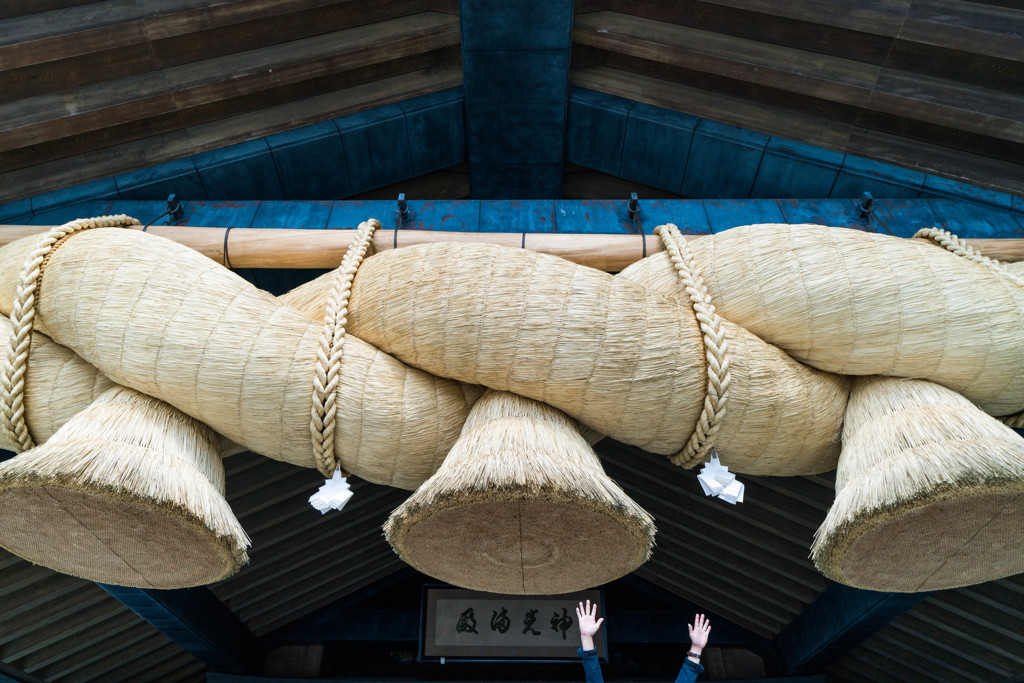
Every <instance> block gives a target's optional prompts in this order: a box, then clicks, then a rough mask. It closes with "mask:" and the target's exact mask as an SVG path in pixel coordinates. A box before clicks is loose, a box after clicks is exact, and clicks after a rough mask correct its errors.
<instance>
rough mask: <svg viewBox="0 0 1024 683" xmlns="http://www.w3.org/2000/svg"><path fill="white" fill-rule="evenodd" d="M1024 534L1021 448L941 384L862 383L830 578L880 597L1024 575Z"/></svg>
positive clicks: (842, 466)
mask: <svg viewBox="0 0 1024 683" xmlns="http://www.w3.org/2000/svg"><path fill="white" fill-rule="evenodd" d="M1022 533H1024V439H1022V438H1021V437H1020V436H1018V435H1017V434H1016V433H1015V432H1014V431H1013V430H1012V429H1010V428H1008V427H1006V426H1005V425H1003V424H1000V423H999V422H998V421H997V420H995V419H994V418H992V417H989V416H988V415H986V414H985V413H983V412H982V411H981V410H979V409H978V408H977V407H975V406H974V405H973V404H972V403H971V402H970V401H968V400H967V399H966V398H964V397H963V396H961V395H959V394H957V393H956V392H954V391H951V390H949V389H947V388H945V387H942V386H939V385H937V384H933V383H931V382H927V381H923V380H911V379H893V378H880V377H864V378H858V379H856V380H855V381H854V383H853V387H852V390H851V393H850V402H849V407H848V408H847V413H846V424H845V426H844V428H843V453H842V456H841V457H840V459H839V468H838V471H837V473H836V500H835V503H834V504H833V506H832V508H831V509H830V510H829V512H828V515H827V517H826V518H825V522H824V523H823V524H822V525H821V528H820V529H818V532H817V534H816V535H815V540H814V545H813V549H812V556H813V558H814V562H815V564H816V565H817V566H818V568H819V569H820V570H821V571H822V573H824V574H825V575H826V576H828V577H829V578H831V579H833V580H835V581H839V582H840V583H844V584H847V585H850V586H856V587H859V588H867V589H870V590H877V591H893V592H916V591H930V590H939V589H943V588H954V587H957V586H965V585H970V584H974V583H981V582H984V581H989V580H991V579H996V578H1001V577H1004V576H1009V575H1012V574H1017V573H1019V572H1022V571H1024V546H1022V544H1021V537H1022Z"/></svg>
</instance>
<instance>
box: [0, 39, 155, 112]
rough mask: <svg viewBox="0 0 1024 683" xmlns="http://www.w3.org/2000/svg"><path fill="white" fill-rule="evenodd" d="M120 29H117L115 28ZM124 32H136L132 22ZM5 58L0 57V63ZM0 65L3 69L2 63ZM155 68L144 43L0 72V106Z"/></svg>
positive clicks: (151, 56) (151, 53) (152, 58)
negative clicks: (131, 30) (128, 30)
mask: <svg viewBox="0 0 1024 683" xmlns="http://www.w3.org/2000/svg"><path fill="white" fill-rule="evenodd" d="M118 28H121V27H118ZM125 28H126V29H140V28H141V23H139V22H135V23H133V24H129V25H128V26H126V27H125ZM4 57H5V55H3V54H0V60H3V59H4ZM0 65H2V66H6V65H5V64H4V63H3V61H0ZM157 68H159V67H158V65H157V62H156V59H154V57H153V52H152V50H150V48H149V46H148V45H147V44H146V43H144V42H138V43H135V44H132V45H125V46H118V47H116V48H111V49H107V50H93V51H90V52H89V53H87V54H85V55H84V56H81V57H71V58H66V59H60V60H54V61H42V62H37V63H34V64H30V65H27V66H23V67H21V68H18V69H4V70H0V103H4V102H14V101H16V100H20V99H25V98H27V97H35V96H37V95H44V94H46V93H56V92H61V91H65V90H71V89H72V88H77V87H80V86H83V85H89V84H92V83H98V82H102V81H110V80H116V79H119V78H126V77H128V76H134V75H137V74H141V73H146V72H147V71H153V70H155V69H157Z"/></svg>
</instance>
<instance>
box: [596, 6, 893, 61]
mask: <svg viewBox="0 0 1024 683" xmlns="http://www.w3.org/2000/svg"><path fill="white" fill-rule="evenodd" d="M908 2H909V0H893V1H892V2H889V1H888V0H882V1H881V2H877V3H875V2H871V3H863V2H853V3H849V2H843V3H835V2H827V1H821V0H796V1H795V2H785V3H780V2H775V1H773V0H606V2H605V8H606V9H609V10H615V11H618V12H625V13H628V14H633V15H635V16H641V17H647V18H649V19H657V20H659V21H666V22H671V23H676V24H682V25H686V26H692V27H693V28H699V29H705V30H708V31H716V32H719V33H723V34H727V35H733V36H738V37H743V38H750V39H752V40H760V41H764V42H767V43H774V44H776V45H784V46H787V47H793V48H797V49H801V50H810V51H813V52H819V53H821V54H826V55H833V56H836V57H845V58H847V59H855V60H857V61H861V62H865V63H867V64H881V63H882V62H883V61H884V60H885V56H886V54H887V52H888V50H889V46H890V45H891V43H892V38H893V36H895V35H896V31H897V30H898V29H899V22H900V20H901V19H902V14H903V11H904V10H903V7H905V5H906V4H907V3H908Z"/></svg>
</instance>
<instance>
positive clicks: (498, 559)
mask: <svg viewBox="0 0 1024 683" xmlns="http://www.w3.org/2000/svg"><path fill="white" fill-rule="evenodd" d="M384 530H385V534H386V536H387V539H388V542H389V543H391V545H392V547H394V548H395V551H396V552H397V553H398V554H399V555H400V556H401V558H402V559H403V560H405V561H406V562H408V563H409V564H410V565H412V566H413V567H415V568H416V569H418V570H420V571H422V572H424V573H426V574H428V575H430V576H433V577H434V578H437V579H441V580H443V581H447V582H449V583H453V584H455V585H458V586H463V587H465V588H472V589H475V590H484V591H492V592H498V593H513V594H527V595H551V594H559V593H569V592H572V591H576V590H581V589H584V588H588V587H590V586H596V585H600V584H603V583H607V582H608V581H612V580H614V579H617V578H619V577H621V576H623V575H625V574H628V573H629V572H631V571H633V570H634V569H636V568H637V567H638V566H640V565H641V564H643V563H644V562H645V561H646V560H647V558H648V557H649V556H650V553H651V546H652V544H653V542H654V521H653V519H652V518H651V516H650V515H649V514H647V513H646V512H644V510H643V509H641V508H640V507H639V506H638V505H637V504H636V503H634V502H633V501H632V500H630V498H629V497H628V496H626V494H625V493H623V491H622V489H620V488H619V487H618V486H617V485H616V484H615V483H614V482H613V481H612V480H611V479H609V478H608V476H607V475H606V474H605V473H604V470H603V469H602V468H601V463H600V461H599V460H598V458H597V455H596V454H595V453H594V451H593V450H591V448H590V446H588V445H587V443H586V441H584V440H583V438H582V437H581V436H580V434H579V432H578V431H577V429H576V426H575V424H574V423H573V422H572V420H570V419H568V418H567V417H566V416H565V415H564V414H562V413H561V412H559V411H557V410H555V409H553V408H551V407H550V406H547V405H544V404H543V403H538V402H537V401H533V400H530V399H528V398H523V397H521V396H516V395H515V394H510V393H507V392H498V391H488V392H487V393H485V394H484V396H483V397H482V398H481V399H480V400H479V401H477V403H476V405H474V406H473V410H472V411H471V412H470V415H469V418H468V419H467V420H466V424H465V426H464V427H463V430H462V436H461V437H460V438H459V440H458V441H457V442H456V444H455V446H454V447H453V448H452V450H451V453H449V454H448V457H447V458H446V459H445V461H444V463H443V464H442V465H441V468H440V469H439V470H438V471H437V473H436V474H435V475H434V476H433V477H431V478H430V479H428V480H427V481H426V482H425V483H424V484H423V486H421V487H420V488H419V489H418V490H417V491H416V493H414V494H413V495H412V496H411V497H410V498H409V499H408V500H407V501H406V502H405V503H403V504H402V505H401V506H400V507H399V508H398V509H397V510H395V511H394V512H393V513H392V515H391V517H390V518H389V519H388V522H387V524H386V525H385V527H384Z"/></svg>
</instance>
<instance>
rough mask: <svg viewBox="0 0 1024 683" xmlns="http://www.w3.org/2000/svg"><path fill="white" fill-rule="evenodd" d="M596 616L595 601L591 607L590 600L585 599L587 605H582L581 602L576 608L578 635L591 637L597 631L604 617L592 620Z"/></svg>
mask: <svg viewBox="0 0 1024 683" xmlns="http://www.w3.org/2000/svg"><path fill="white" fill-rule="evenodd" d="M596 616H597V603H596V602H595V603H594V605H593V607H591V605H590V600H587V606H586V607H584V606H583V603H582V602H581V603H580V606H579V607H577V608H576V618H577V619H578V620H579V623H580V635H581V636H588V637H593V636H594V634H596V633H597V631H598V629H600V628H601V624H603V623H604V618H603V617H602V618H601V619H597V620H596V621H595V620H594V617H596Z"/></svg>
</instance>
